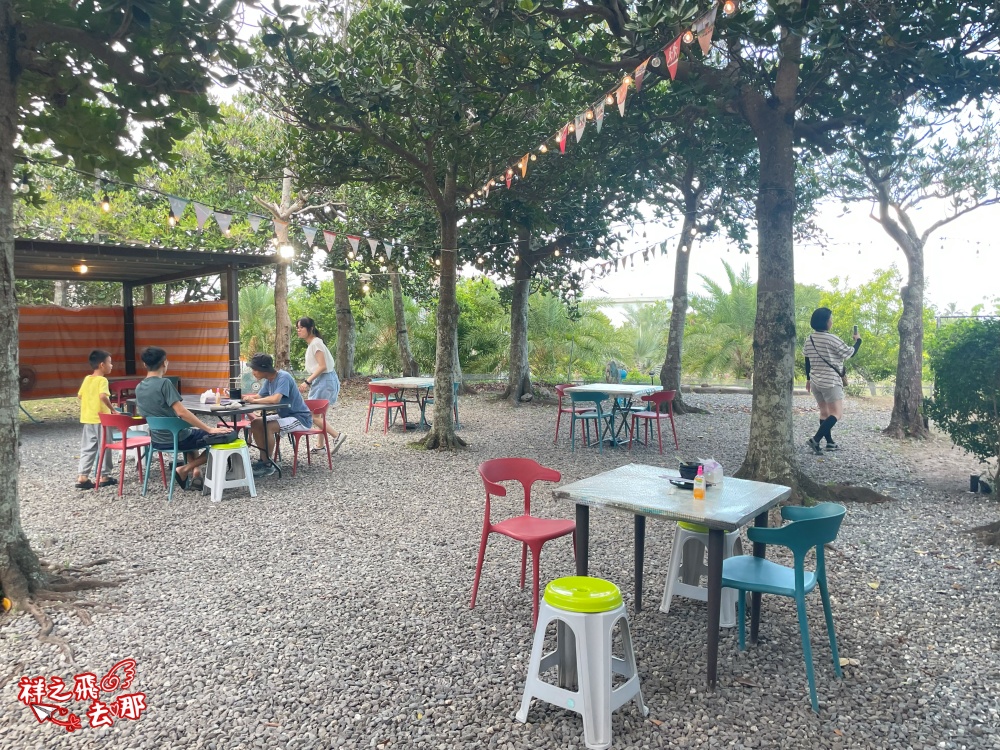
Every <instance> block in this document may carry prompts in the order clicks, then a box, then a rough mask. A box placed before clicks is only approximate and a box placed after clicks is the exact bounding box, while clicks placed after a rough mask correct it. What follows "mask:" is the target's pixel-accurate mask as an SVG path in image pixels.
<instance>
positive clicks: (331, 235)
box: [323, 229, 337, 253]
mask: <svg viewBox="0 0 1000 750" xmlns="http://www.w3.org/2000/svg"><path fill="white" fill-rule="evenodd" d="M323 239H324V240H326V251H327V252H328V253H332V252H333V241H334V240H335V239H337V233H336V232H331V231H330V230H329V229H324V230H323Z"/></svg>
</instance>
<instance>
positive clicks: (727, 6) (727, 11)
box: [722, 0, 736, 16]
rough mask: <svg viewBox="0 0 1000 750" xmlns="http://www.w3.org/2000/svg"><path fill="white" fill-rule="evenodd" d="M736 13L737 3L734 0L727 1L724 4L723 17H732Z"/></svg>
mask: <svg viewBox="0 0 1000 750" xmlns="http://www.w3.org/2000/svg"><path fill="white" fill-rule="evenodd" d="M735 12H736V3H735V2H734V0H726V2H724V3H723V4H722V15H724V16H731V15H733V13H735Z"/></svg>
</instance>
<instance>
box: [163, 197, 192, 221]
mask: <svg viewBox="0 0 1000 750" xmlns="http://www.w3.org/2000/svg"><path fill="white" fill-rule="evenodd" d="M167 200H168V201H170V212H171V213H172V214H173V215H174V218H175V219H177V221H180V220H181V216H183V215H184V209H186V208H187V205H188V203H189V201H187V200H185V199H184V198H178V197H177V196H176V195H168V196H167Z"/></svg>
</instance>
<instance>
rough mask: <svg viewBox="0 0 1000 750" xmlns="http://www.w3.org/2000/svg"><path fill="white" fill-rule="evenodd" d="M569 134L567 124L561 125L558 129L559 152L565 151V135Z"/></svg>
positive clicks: (563, 152)
mask: <svg viewBox="0 0 1000 750" xmlns="http://www.w3.org/2000/svg"><path fill="white" fill-rule="evenodd" d="M567 135H569V125H563V127H562V130H560V131H559V153H560V154H565V153H566V136H567Z"/></svg>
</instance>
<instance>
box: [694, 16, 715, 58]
mask: <svg viewBox="0 0 1000 750" xmlns="http://www.w3.org/2000/svg"><path fill="white" fill-rule="evenodd" d="M718 11H719V6H718V5H714V6H712V10H710V11H709V12H708V13H706V14H705V15H703V16H702V17H701V18H699V19H698V20H697V21H695V22H694V26H693V27H692V28H693V30H694V33H695V34H697V35H698V45H699V46H700V47H701V53H702V54H703V55H707V54H708V50H709V49H711V47H712V32H713V31H715V14H716V13H717V12H718Z"/></svg>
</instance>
